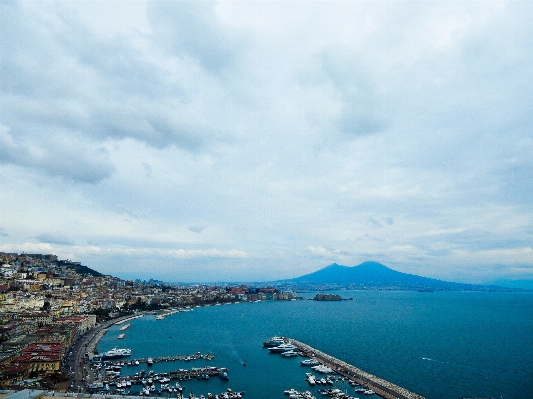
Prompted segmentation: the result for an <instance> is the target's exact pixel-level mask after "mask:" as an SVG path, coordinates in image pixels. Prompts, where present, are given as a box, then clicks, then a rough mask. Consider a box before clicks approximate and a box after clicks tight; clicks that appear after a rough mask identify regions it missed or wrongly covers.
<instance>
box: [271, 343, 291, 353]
mask: <svg viewBox="0 0 533 399" xmlns="http://www.w3.org/2000/svg"><path fill="white" fill-rule="evenodd" d="M296 349H298V348H297V347H296V346H294V345H292V344H281V345H278V346H274V347H272V348H268V350H269V351H270V352H272V353H283V352H287V351H294V350H296Z"/></svg>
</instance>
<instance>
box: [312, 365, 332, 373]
mask: <svg viewBox="0 0 533 399" xmlns="http://www.w3.org/2000/svg"><path fill="white" fill-rule="evenodd" d="M311 368H312V369H313V370H315V371H316V372H318V373H322V374H328V373H333V370H332V369H331V367H328V366H324V365H323V364H319V365H318V366H313V367H311Z"/></svg>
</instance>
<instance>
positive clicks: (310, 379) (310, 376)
mask: <svg viewBox="0 0 533 399" xmlns="http://www.w3.org/2000/svg"><path fill="white" fill-rule="evenodd" d="M305 375H306V376H307V378H306V380H307V382H308V383H309V385H315V384H316V380H315V376H314V375H313V374H311V373H305Z"/></svg>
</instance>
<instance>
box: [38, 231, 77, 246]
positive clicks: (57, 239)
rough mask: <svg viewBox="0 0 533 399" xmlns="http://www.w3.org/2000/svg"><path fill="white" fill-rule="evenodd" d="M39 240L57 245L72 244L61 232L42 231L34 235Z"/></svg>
mask: <svg viewBox="0 0 533 399" xmlns="http://www.w3.org/2000/svg"><path fill="white" fill-rule="evenodd" d="M35 238H36V239H37V240H39V242H42V243H48V244H57V245H74V243H73V242H72V241H71V240H69V239H68V238H67V237H65V236H64V235H61V234H57V235H56V234H50V233H42V234H39V235H38V236H36V237H35Z"/></svg>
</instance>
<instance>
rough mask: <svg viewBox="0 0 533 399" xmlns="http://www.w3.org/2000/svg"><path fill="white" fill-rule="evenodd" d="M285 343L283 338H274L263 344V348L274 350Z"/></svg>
mask: <svg viewBox="0 0 533 399" xmlns="http://www.w3.org/2000/svg"><path fill="white" fill-rule="evenodd" d="M284 343H285V340H284V339H283V338H282V337H272V338H270V339H269V340H268V341H265V342H263V346H264V347H266V348H274V347H275V346H279V345H282V344H284Z"/></svg>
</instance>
